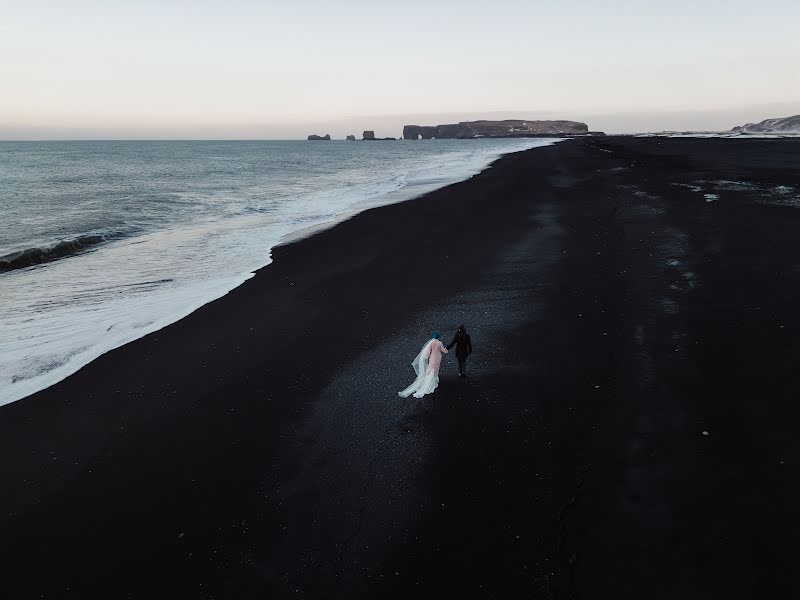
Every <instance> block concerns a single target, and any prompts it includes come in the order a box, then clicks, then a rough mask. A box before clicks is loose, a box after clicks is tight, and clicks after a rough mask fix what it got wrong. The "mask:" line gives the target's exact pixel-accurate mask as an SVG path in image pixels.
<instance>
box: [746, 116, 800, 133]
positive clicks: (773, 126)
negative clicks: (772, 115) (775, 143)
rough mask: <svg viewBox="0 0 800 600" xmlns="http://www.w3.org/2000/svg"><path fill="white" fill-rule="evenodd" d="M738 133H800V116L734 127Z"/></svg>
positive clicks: (765, 120)
mask: <svg viewBox="0 0 800 600" xmlns="http://www.w3.org/2000/svg"><path fill="white" fill-rule="evenodd" d="M731 131H733V132H736V133H800V115H795V116H793V117H783V118H780V119H764V120H763V121H761V122H760V123H747V124H746V125H739V126H738V127H734V128H733V129H731Z"/></svg>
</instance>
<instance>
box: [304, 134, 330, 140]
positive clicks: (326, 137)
mask: <svg viewBox="0 0 800 600" xmlns="http://www.w3.org/2000/svg"><path fill="white" fill-rule="evenodd" d="M308 139H309V140H311V141H317V140H325V141H326V142H330V141H331V134H330V133H326V134H325V135H314V134H311V135H310V136H308Z"/></svg>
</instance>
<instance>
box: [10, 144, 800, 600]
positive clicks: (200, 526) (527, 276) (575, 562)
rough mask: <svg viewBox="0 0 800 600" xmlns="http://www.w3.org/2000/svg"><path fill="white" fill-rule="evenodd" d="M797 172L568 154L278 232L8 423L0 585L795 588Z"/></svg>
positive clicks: (559, 590)
mask: <svg viewBox="0 0 800 600" xmlns="http://www.w3.org/2000/svg"><path fill="white" fill-rule="evenodd" d="M798 159H800V140H743V139H735V140H727V139H665V138H622V137H608V138H579V139H572V140H568V141H565V142H562V143H559V144H557V145H555V146H552V147H549V148H542V149H535V150H531V151H527V152H522V153H518V154H514V155H509V156H507V157H505V158H503V159H501V160H499V161H498V162H496V163H495V165H494V166H493V167H492V168H490V169H488V170H486V171H484V172H483V173H481V174H480V175H477V176H475V177H474V178H472V179H471V180H469V181H467V182H464V183H460V184H457V185H453V186H450V187H448V188H445V189H442V190H439V191H437V192H434V193H432V194H430V195H428V196H426V197H424V198H421V199H418V200H414V201H409V202H405V203H402V204H398V205H393V206H387V207H382V208H378V209H373V210H369V211H367V212H365V213H362V214H360V215H358V216H356V217H354V218H352V219H350V220H348V221H346V222H344V223H341V224H339V225H337V226H335V227H333V228H331V229H329V230H327V231H324V232H321V233H319V234H317V235H314V236H313V237H311V238H308V239H304V240H301V241H297V242H294V243H291V244H288V245H285V246H282V247H279V248H276V249H275V250H274V252H273V257H274V262H273V263H272V264H271V265H269V266H268V267H265V268H264V269H262V270H261V271H259V272H258V274H257V275H256V276H255V277H254V278H253V279H252V280H250V281H248V282H247V283H245V284H244V285H243V286H241V287H240V288H238V289H236V290H234V291H233V292H232V293H230V294H228V295H227V296H225V297H223V298H222V299H220V300H218V301H216V302H213V303H211V304H209V305H206V306H205V307H203V308H201V309H200V310H198V311H196V312H195V313H193V314H192V315H190V316H189V317H187V318H185V319H183V320H182V321H180V322H178V323H176V324H174V325H171V326H169V327H167V328H165V329H163V330H161V331H159V332H156V333H154V334H151V335H149V336H147V337H145V338H143V339H141V340H139V341H137V342H134V343H132V344H129V345H127V346H124V347H122V348H119V349H117V350H115V351H113V352H110V353H109V354H107V355H105V356H103V357H101V358H100V359H98V360H96V361H95V362H93V363H92V364H90V365H89V366H87V367H86V368H84V369H82V370H81V371H79V372H78V373H76V374H75V375H73V376H72V377H70V378H69V379H67V380H65V381H63V382H61V383H60V384H58V385H56V386H54V387H52V388H50V389H48V390H45V391H43V392H41V393H38V394H36V395H34V396H31V397H29V398H27V399H24V400H22V401H19V402H16V403H14V404H10V405H7V406H4V407H2V408H0V481H2V485H3V487H2V490H3V493H2V495H0V573H1V574H2V581H1V582H0V586H1V587H0V589H2V593H3V596H4V597H6V598H14V599H16V598H42V597H43V598H68V597H73V598H105V599H111V598H144V599H152V598H290V597H291V598H364V597H376V598H385V597H390V598H391V597H393V598H412V597H440V598H496V599H505V598H615V599H620V598H637V599H641V598H665V599H666V598H670V599H672V598H683V599H686V598H704V599H709V598H725V599H730V598H756V597H781V598H791V597H796V596H797V595H798V593H800V590H798V588H799V587H800V586H799V585H798V583H797V582H796V578H795V575H794V571H793V569H794V565H795V562H796V561H795V556H796V548H797V547H798V542H800V518H799V517H800V508H798V507H800V477H799V476H798V474H799V473H800V471H798V465H800V436H798V435H797V433H796V430H797V428H798V422H799V421H800V404H799V403H798V389H800V336H798V332H800V316H798V307H800V267H798V265H800V244H799V242H800V170H799V169H798ZM715 182H716V183H715ZM743 182H744V183H743ZM790 188H791V189H790ZM705 194H715V195H717V196H718V197H716V198H715V197H714V196H709V197H706V196H705ZM707 200H709V201H707ZM460 322H465V323H466V325H467V327H468V329H469V331H470V333H471V335H472V336H473V343H474V345H475V354H474V355H473V357H472V358H471V360H470V362H469V363H468V373H469V375H470V377H469V378H468V380H466V381H461V380H459V379H458V378H457V369H456V366H455V360H454V358H453V357H452V356H450V357H446V358H445V362H444V364H443V369H442V380H441V384H440V386H439V389H438V390H437V391H436V392H435V394H433V395H432V396H428V397H425V398H424V399H423V400H422V401H416V400H414V399H408V400H403V399H400V398H398V397H397V390H400V389H402V388H403V387H405V386H406V385H407V384H408V383H410V381H411V380H412V379H413V371H412V370H411V367H410V364H409V363H410V361H411V359H412V358H413V357H414V355H415V354H416V353H417V352H418V351H419V348H420V347H421V345H422V343H423V342H424V341H425V339H426V338H427V337H428V336H429V335H430V333H431V332H432V331H433V330H435V329H441V330H442V331H443V332H446V333H445V336H444V337H446V338H447V339H446V340H445V342H448V341H449V336H450V333H451V332H452V330H453V329H454V328H455V326H456V325H458V324H459V323H460Z"/></svg>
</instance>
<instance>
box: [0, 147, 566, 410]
mask: <svg viewBox="0 0 800 600" xmlns="http://www.w3.org/2000/svg"><path fill="white" fill-rule="evenodd" d="M555 141H556V140H553V139H523V140H512V139H498V140H489V139H480V140H430V141H416V142H413V141H397V142H391V141H388V142H343V141H342V142H339V141H333V142H306V141H298V142H295V141H285V142H273V141H253V142H198V141H190V142H177V141H176V142H3V143H0V308H2V310H0V405H2V404H7V403H9V402H13V401H15V400H18V399H20V398H23V397H25V396H27V395H30V394H31V393H33V392H36V391H38V390H41V389H43V388H45V387H47V386H50V385H52V384H54V383H56V382H58V381H60V380H61V379H63V378H64V377H66V376H68V375H70V374H71V373H73V372H75V371H76V370H78V369H79V368H81V367H82V366H84V365H86V364H87V363H89V362H90V361H92V360H93V359H95V358H96V357H98V356H100V355H101V354H103V353H105V352H107V351H109V350H111V349H113V348H116V347H118V346H121V345H123V344H125V343H128V342H130V341H132V340H135V339H137V338H139V337H142V336H143V335H146V334H148V333H150V332H152V331H155V330H157V329H160V328H162V327H164V326H166V325H168V324H170V323H173V322H175V321H177V320H178V319H180V318H182V317H184V316H186V315H187V314H189V313H191V312H192V311H194V310H196V309H197V308H199V307H200V306H202V305H203V304H206V303H208V302H210V301H212V300H214V299H216V298H219V297H220V296H222V295H224V294H226V293H227V292H229V291H230V290H232V289H233V288H235V287H237V286H239V285H241V284H242V283H243V282H244V281H246V280H247V279H249V278H250V277H252V274H253V271H254V270H255V269H258V268H260V267H263V266H264V265H266V264H268V263H269V262H270V250H271V248H272V247H273V246H275V245H276V244H278V243H279V242H280V241H281V240H284V239H286V238H287V236H292V235H296V234H297V233H298V232H303V231H308V230H309V229H310V228H315V227H319V226H322V225H325V224H329V223H334V222H336V221H337V220H340V219H342V218H345V217H347V216H349V215H351V214H353V213H356V212H358V211H360V210H364V209H365V208H368V207H371V206H377V205H381V204H387V203H391V202H398V201H402V200H404V199H408V198H410V197H414V196H419V195H421V194H423V193H425V192H428V191H430V190H433V189H435V188H438V187H441V186H444V185H447V184H449V183H453V182H455V181H459V180H463V179H466V178H468V177H469V176H471V175H473V174H475V173H477V172H478V171H480V170H481V169H483V168H484V167H485V166H486V165H487V164H488V163H490V162H491V161H492V160H494V159H495V158H497V157H498V156H500V155H501V154H504V153H507V152H514V151H518V150H522V149H525V148H531V147H537V146H544V145H549V144H552V143H554V142H555Z"/></svg>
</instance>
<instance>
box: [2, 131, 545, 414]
mask: <svg viewBox="0 0 800 600" xmlns="http://www.w3.org/2000/svg"><path fill="white" fill-rule="evenodd" d="M542 141H543V143H544V144H546V145H550V144H552V143H557V140H556V141H553V140H550V139H547V140H542ZM531 143H534V141H531ZM535 147H543V146H534V148H535ZM519 151H520V150H519V149H510V150H509V151H508V152H505V153H489V154H487V156H486V157H484V160H483V161H482V162H481V163H480V164H475V165H472V164H470V165H466V164H464V165H459V167H460V168H459V169H458V171H457V172H458V173H460V174H458V175H451V176H447V177H445V176H442V177H441V179H440V180H436V181H433V182H432V181H419V182H411V183H410V184H407V185H406V186H404V187H403V188H400V189H397V190H394V191H390V192H386V193H383V194H382V195H379V196H375V197H371V198H368V199H366V200H362V201H360V202H358V203H356V204H354V205H353V206H351V207H350V208H349V209H348V210H347V212H343V213H341V214H338V215H337V216H335V217H334V218H332V219H331V220H328V221H324V222H319V223H317V224H314V225H310V226H304V227H302V228H300V229H298V230H295V231H290V232H289V233H285V234H282V235H280V236H279V237H277V238H276V239H275V240H274V243H273V244H272V245H271V246H270V247H269V248H267V249H266V250H265V252H264V254H263V256H262V258H260V259H254V260H252V261H251V266H250V267H248V268H247V270H244V271H241V272H239V273H237V274H235V275H233V276H231V277H227V278H226V280H225V281H223V280H221V279H219V278H218V281H215V282H214V285H213V286H209V287H207V288H206V289H204V290H203V291H204V292H205V294H204V295H203V298H202V299H201V300H197V299H196V298H195V299H193V300H192V301H191V302H188V303H186V304H184V305H181V306H180V307H179V308H177V307H173V311H172V312H170V313H164V314H160V313H159V314H158V315H157V316H158V318H157V319H156V320H154V321H153V322H152V323H149V324H148V325H147V326H145V327H140V328H136V329H135V330H130V329H129V330H127V331H126V333H125V335H124V336H122V337H121V338H120V339H112V340H99V341H98V340H95V342H94V343H93V344H90V345H89V346H87V347H86V348H83V349H82V351H81V352H79V353H77V354H79V355H80V356H76V355H75V354H73V355H71V356H69V357H68V358H67V359H65V363H64V364H63V365H61V366H59V367H57V368H55V369H52V370H50V371H48V372H46V373H44V374H42V375H38V376H34V377H23V378H21V379H20V382H21V383H20V384H16V380H13V379H12V381H11V383H9V384H8V386H7V395H6V393H5V392H3V391H2V390H0V392H3V393H0V406H4V405H6V404H10V403H13V402H19V401H20V400H24V399H25V398H27V397H29V396H31V395H33V394H35V393H37V392H39V391H42V390H45V389H48V388H50V387H52V386H53V385H56V384H57V383H59V382H60V381H63V380H64V379H66V378H68V377H70V376H72V375H73V374H75V373H76V372H78V371H79V370H81V369H83V368H84V367H86V366H87V365H89V364H91V363H92V362H93V361H95V360H97V358H99V357H100V356H102V355H104V354H106V353H107V352H111V351H113V350H115V349H116V348H119V347H121V346H124V345H126V344H129V343H131V342H134V341H136V340H137V339H141V338H142V337H144V336H146V335H150V334H151V333H154V332H157V331H159V330H161V329H163V328H164V327H167V326H169V325H171V324H172V323H175V322H177V321H180V320H181V319H184V318H186V317H187V316H188V315H190V314H192V313H193V312H194V311H196V310H197V309H198V308H200V307H202V306H204V305H205V304H208V303H210V302H214V301H216V300H218V299H220V298H222V297H224V296H225V295H227V294H228V293H230V292H231V291H232V290H235V289H236V288H238V287H239V286H241V285H243V284H244V283H245V282H246V281H248V280H249V279H251V278H252V277H253V276H254V274H255V273H256V272H257V271H259V270H260V269H262V268H264V267H266V266H268V265H269V264H270V263H271V261H272V257H271V251H272V248H274V247H276V246H280V245H284V244H287V243H291V242H293V241H298V240H301V239H303V238H306V237H308V236H311V235H315V234H316V233H318V232H320V231H324V230H326V229H329V228H331V227H335V226H336V225H337V224H339V223H341V222H342V221H345V220H347V219H350V218H352V217H353V216H355V215H357V214H359V213H361V212H363V211H364V210H368V209H370V208H377V207H380V206H385V205H387V204H393V203H397V202H405V201H408V200H411V199H414V198H418V197H422V196H425V195H427V194H429V193H431V192H433V191H435V190H437V189H441V188H442V187H446V186H448V185H452V184H454V183H459V182H462V181H466V180H468V179H469V178H470V177H473V176H474V175H476V174H477V173H479V172H481V171H482V170H485V169H487V168H489V167H490V166H491V164H492V162H494V161H495V160H497V159H498V158H500V157H502V156H503V155H504V154H509V153H515V152H519ZM192 227H193V226H192ZM190 229H191V227H190ZM170 233H171V232H170V231H169V230H166V231H157V232H146V233H143V234H140V235H139V236H138V237H140V238H141V237H142V236H147V235H154V234H155V235H165V234H170ZM95 237H96V236H95ZM136 239H137V236H131V237H125V238H124V241H125V243H135V240H136ZM114 241H115V240H109V243H114ZM95 249H96V248H95ZM51 262H56V261H51ZM40 268H41V267H40ZM45 268H46V267H45ZM11 273H13V271H9V274H11ZM10 276H12V277H13V276H14V275H10ZM194 283H196V282H186V283H184V285H192V284H194ZM149 318H150V315H144V319H145V320H147V319H149ZM115 324H116V323H112V326H113V325H115ZM37 358H38V357H37ZM34 382H35V384H34ZM15 385H22V386H23V389H22V390H17V389H15Z"/></svg>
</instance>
